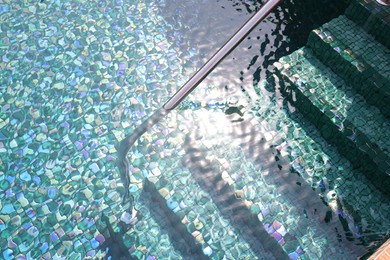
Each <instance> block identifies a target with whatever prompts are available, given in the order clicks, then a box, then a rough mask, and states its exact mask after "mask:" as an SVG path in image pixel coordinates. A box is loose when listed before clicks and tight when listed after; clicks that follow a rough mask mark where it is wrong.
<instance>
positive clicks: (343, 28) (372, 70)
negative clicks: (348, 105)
mask: <svg viewBox="0 0 390 260" xmlns="http://www.w3.org/2000/svg"><path fill="white" fill-rule="evenodd" d="M389 17H390V16H389ZM383 34H384V35H386V34H387V35H390V29H389V30H387V31H383ZM307 46H308V47H310V48H311V50H313V52H314V53H315V55H316V57H317V58H318V59H319V60H321V62H322V63H324V64H325V65H327V66H329V67H330V68H331V69H332V70H333V71H334V72H336V74H337V75H338V76H340V77H341V78H343V79H344V80H346V81H347V82H348V83H349V84H350V85H351V86H353V87H354V88H355V89H356V91H357V92H358V93H359V94H361V95H362V96H364V97H365V99H366V101H367V102H368V103H369V104H372V105H375V106H377V107H378V108H379V109H380V110H381V112H382V113H383V114H384V115H385V116H386V117H390V106H389V105H388V104H389V102H390V50H389V49H388V48H386V47H385V46H384V45H382V44H381V43H379V42H377V41H375V40H374V38H373V36H371V35H369V34H368V33H367V32H366V31H365V30H364V29H363V28H362V27H360V26H359V25H357V24H355V23H354V22H353V21H351V20H350V19H348V18H347V17H346V16H344V15H341V16H340V17H338V18H336V19H333V20H332V21H330V22H328V23H326V24H324V25H323V26H321V27H320V28H318V29H315V30H313V31H312V32H311V33H310V35H309V39H308V42H307Z"/></svg>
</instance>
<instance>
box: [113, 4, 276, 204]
mask: <svg viewBox="0 0 390 260" xmlns="http://www.w3.org/2000/svg"><path fill="white" fill-rule="evenodd" d="M280 1H281V0H268V1H267V2H266V3H265V4H264V5H263V6H262V7H261V8H260V9H259V10H258V11H257V12H256V13H255V14H254V15H253V16H252V17H251V18H250V19H249V20H248V21H247V22H246V23H245V24H244V25H243V26H242V27H241V28H240V29H239V30H238V31H237V32H236V33H235V34H234V35H233V36H232V37H231V38H230V39H229V40H228V41H227V42H226V43H225V44H224V45H223V46H222V47H221V48H220V49H219V50H218V51H217V52H216V53H215V54H214V55H213V56H212V57H211V58H210V59H209V60H208V61H207V62H206V63H205V64H204V65H203V66H202V67H201V68H200V69H199V70H198V71H197V72H196V73H195V74H194V75H193V76H192V77H191V78H190V79H189V80H188V81H187V82H186V83H185V84H184V85H183V86H182V87H181V88H180V89H179V90H178V91H177V92H176V93H175V94H174V95H173V96H172V97H171V98H170V99H169V100H168V101H167V102H166V103H165V104H164V105H163V106H162V107H161V108H159V109H158V110H157V111H155V112H154V113H153V114H152V115H151V116H150V117H149V118H147V119H146V120H145V121H144V122H143V123H142V124H141V125H140V126H138V127H137V128H136V129H135V130H134V131H133V133H131V134H129V135H128V136H126V137H125V138H124V139H123V140H122V141H121V142H120V143H119V145H118V168H119V172H120V176H121V181H122V183H123V185H124V187H125V190H126V192H125V196H124V198H123V202H124V203H125V202H126V199H127V198H128V199H131V196H130V194H129V191H128V186H129V185H130V177H129V162H128V160H127V153H128V152H129V150H130V148H131V147H132V145H133V144H134V143H135V142H136V141H137V139H138V138H139V137H141V135H142V134H144V133H145V132H146V131H147V130H148V129H150V128H151V127H153V126H154V125H155V124H157V123H158V122H159V121H160V120H161V119H162V118H164V117H165V116H166V115H167V114H168V113H169V112H170V111H171V110H173V109H175V108H176V107H177V106H178V105H179V104H180V103H181V102H182V101H183V100H184V99H185V97H186V96H188V94H190V93H191V92H192V91H193V90H194V89H195V88H196V87H197V86H198V85H199V84H200V83H201V82H202V81H203V79H205V78H206V77H207V75H209V74H210V73H211V72H212V71H213V70H214V69H215V68H216V67H217V65H218V64H219V63H221V61H222V60H223V59H224V58H226V56H228V55H229V54H230V53H231V52H232V51H233V50H234V49H235V48H236V47H237V46H238V45H239V44H240V43H241V42H242V41H243V40H244V39H245V37H246V36H247V35H248V34H249V33H250V32H251V31H252V30H253V29H254V28H255V27H256V26H257V25H258V24H259V23H260V22H262V21H263V20H264V19H265V18H266V17H267V15H268V14H269V13H270V12H271V11H272V10H273V9H274V8H275V7H276V6H277V5H278V4H279V2H280Z"/></svg>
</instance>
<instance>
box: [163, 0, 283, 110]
mask: <svg viewBox="0 0 390 260" xmlns="http://www.w3.org/2000/svg"><path fill="white" fill-rule="evenodd" d="M280 1H281V0H269V1H268V2H267V3H265V5H263V6H262V7H261V8H260V10H259V11H257V12H256V13H255V14H254V15H253V16H252V17H251V18H250V19H249V20H248V21H247V22H246V23H245V24H244V25H243V26H242V27H241V28H240V29H239V30H238V31H237V32H236V33H235V34H234V35H233V36H232V37H231V38H230V39H229V40H228V41H227V42H226V43H225V45H223V46H222V47H221V48H220V49H219V50H218V51H217V52H216V53H215V54H214V55H213V56H212V57H211V58H210V59H209V60H208V61H207V62H206V63H205V64H204V65H203V66H202V67H201V68H200V69H199V70H198V71H197V72H196V73H195V74H194V75H193V76H192V77H191V78H190V79H189V80H188V81H187V82H186V83H185V84H184V86H182V87H181V88H180V89H179V90H178V91H177V92H176V93H175V94H174V95H173V96H172V97H171V98H170V99H169V100H168V102H166V103H165V104H164V106H163V108H164V109H166V110H172V109H174V108H175V107H176V106H177V105H179V104H180V102H181V101H182V100H183V99H184V98H185V97H186V96H187V95H188V94H190V93H191V91H193V90H194V89H195V88H196V87H197V86H198V85H199V84H200V83H201V82H202V80H203V79H204V78H206V77H207V75H209V74H210V73H211V72H212V71H213V70H214V69H215V67H217V65H218V64H219V63H220V62H221V61H222V60H223V59H224V58H225V57H226V56H227V55H229V54H230V53H231V52H232V51H233V50H234V49H235V48H236V47H237V45H239V44H240V43H241V42H242V41H243V40H244V39H245V37H246V36H247V35H248V34H249V33H250V32H251V31H252V30H253V29H254V28H255V27H256V26H257V25H258V24H259V23H260V22H261V21H263V20H264V18H265V17H266V16H267V15H268V14H269V13H270V12H271V11H272V10H273V8H274V7H275V6H276V5H277V4H278V3H279V2H280Z"/></svg>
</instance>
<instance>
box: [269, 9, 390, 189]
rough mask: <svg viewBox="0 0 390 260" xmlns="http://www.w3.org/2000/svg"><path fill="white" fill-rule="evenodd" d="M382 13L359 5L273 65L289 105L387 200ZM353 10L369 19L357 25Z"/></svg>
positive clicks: (389, 134) (386, 53)
mask: <svg viewBox="0 0 390 260" xmlns="http://www.w3.org/2000/svg"><path fill="white" fill-rule="evenodd" d="M367 6H370V7H369V8H368V7H367ZM362 8H363V9H362ZM382 8H383V7H380V6H379V4H377V3H376V2H375V1H365V2H364V3H363V1H357V2H356V3H354V4H352V5H351V6H350V7H349V9H348V10H347V15H346V16H345V15H341V16H340V17H338V18H335V19H333V20H332V21H330V22H328V23H326V24H324V25H323V26H321V27H320V28H318V29H315V30H313V31H312V32H311V34H310V36H309V39H308V42H307V47H303V48H301V49H299V50H297V51H295V52H294V53H292V54H290V55H288V56H285V57H282V58H281V59H280V60H279V61H278V62H276V63H275V64H274V65H275V68H276V72H277V74H278V75H279V77H280V78H281V79H282V80H281V88H282V89H281V91H282V93H284V95H285V96H286V98H287V99H288V100H289V102H291V103H293V104H294V105H295V107H296V108H297V109H298V110H299V111H300V112H301V113H302V114H303V115H305V116H306V117H307V118H308V119H309V120H310V121H311V122H312V123H313V124H314V125H315V126H317V128H318V129H319V131H320V132H321V134H322V136H323V137H324V138H325V139H326V140H327V141H328V142H329V143H330V144H333V145H335V146H336V147H337V148H338V150H339V152H340V154H342V155H344V156H345V157H346V158H347V159H348V160H350V161H351V163H352V164H353V165H354V167H355V168H358V169H360V170H361V171H362V172H364V173H365V174H366V176H367V178H368V179H369V180H371V181H372V183H373V184H374V185H375V186H376V187H377V188H378V190H380V191H381V192H382V193H383V194H386V195H389V194H390V189H389V188H388V187H390V158H389V153H390V141H389V140H390V139H389V138H390V120H389V116H390V106H389V101H390V50H389V49H388V38H389V35H390V30H389V24H390V20H389V18H390V16H389V15H387V14H388V11H386V12H382V13H381V12H380V11H378V9H379V10H380V9H382ZM387 8H388V7H387ZM355 9H359V10H360V12H368V13H366V15H365V18H362V19H361V20H359V19H360V18H359V17H360V16H358V15H355V14H354V11H353V10H355ZM375 10H376V11H375ZM374 11H375V12H376V13H375V14H372V12H374ZM356 12H358V11H356ZM370 12H371V13H370ZM378 13H380V14H381V15H382V16H379V18H378V16H376V14H378ZM386 15H387V16H386ZM349 18H352V19H353V20H354V21H353V20H350V19H349ZM369 20H370V21H371V23H373V24H377V25H373V24H370V21H369ZM374 20H375V21H374ZM355 22H358V23H355ZM378 24H379V25H378ZM383 24H384V25H383ZM378 28H379V29H378ZM377 30H382V31H380V32H377ZM374 31H375V33H374ZM369 33H370V34H369ZM371 33H372V34H371ZM381 35H384V36H383V37H382V36H381ZM381 37H382V38H381ZM376 39H378V40H379V39H381V40H380V42H382V43H384V44H385V45H384V44H382V43H380V42H379V41H377V40H376Z"/></svg>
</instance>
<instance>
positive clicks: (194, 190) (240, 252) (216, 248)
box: [145, 167, 256, 259]
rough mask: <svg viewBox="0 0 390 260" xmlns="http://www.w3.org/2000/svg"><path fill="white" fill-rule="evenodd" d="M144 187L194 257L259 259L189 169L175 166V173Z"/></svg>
mask: <svg viewBox="0 0 390 260" xmlns="http://www.w3.org/2000/svg"><path fill="white" fill-rule="evenodd" d="M169 175H170V176H169ZM145 189H146V191H147V192H150V193H151V195H152V198H153V199H154V200H156V201H158V205H159V207H160V208H161V209H163V210H162V211H164V212H165V215H166V216H168V218H170V222H171V224H172V227H173V228H174V229H179V231H176V232H177V233H180V234H182V236H183V237H184V238H185V240H186V244H187V245H190V248H191V250H192V251H194V252H195V253H196V254H191V255H192V256H193V257H194V259H203V258H204V259H208V258H211V259H223V258H224V257H226V258H227V259H236V258H237V257H238V256H240V257H243V258H244V259H256V254H255V253H254V252H253V251H252V250H251V248H250V247H249V245H248V244H247V243H246V242H245V241H243V239H242V238H241V237H240V236H239V235H238V234H237V233H236V232H235V231H234V230H233V229H232V228H231V225H230V223H229V221H227V220H226V219H225V218H224V217H223V216H221V214H220V213H219V210H218V208H217V206H216V205H215V204H214V203H213V201H212V200H211V199H210V197H209V196H208V194H207V193H205V192H204V191H202V189H201V188H200V187H199V185H198V184H197V183H196V181H195V180H194V179H193V178H192V176H191V173H190V172H189V171H188V170H186V169H184V168H180V167H176V168H175V172H173V173H168V172H166V173H164V176H160V177H158V178H156V177H149V180H146V185H145ZM175 223H176V224H175ZM184 233H185V234H184ZM199 252H200V253H203V255H200V254H199Z"/></svg>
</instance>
